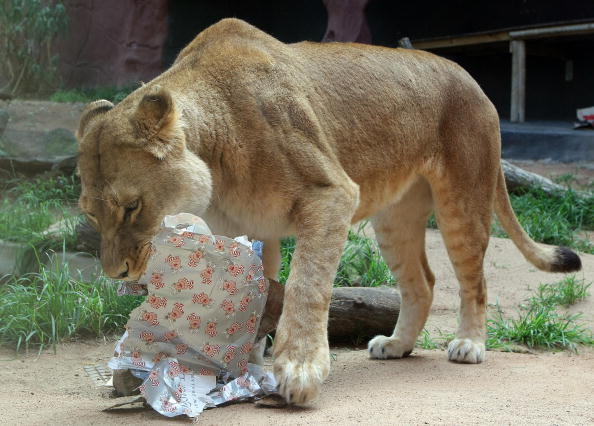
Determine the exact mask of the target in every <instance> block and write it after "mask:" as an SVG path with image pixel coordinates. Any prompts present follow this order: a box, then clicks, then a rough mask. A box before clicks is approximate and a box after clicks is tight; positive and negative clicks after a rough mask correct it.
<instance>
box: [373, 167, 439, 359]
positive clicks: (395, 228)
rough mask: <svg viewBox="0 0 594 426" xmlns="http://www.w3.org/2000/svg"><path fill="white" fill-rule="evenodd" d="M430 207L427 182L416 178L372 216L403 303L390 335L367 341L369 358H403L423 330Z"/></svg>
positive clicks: (428, 294)
mask: <svg viewBox="0 0 594 426" xmlns="http://www.w3.org/2000/svg"><path fill="white" fill-rule="evenodd" d="M431 210H432V198H431V191H430V188H429V185H428V183H427V181H425V179H423V178H419V180H417V181H416V182H415V183H413V184H412V185H411V186H410V188H409V189H408V190H407V192H406V193H405V194H403V196H402V197H401V198H400V199H399V200H398V201H397V202H396V203H395V204H393V205H390V206H389V207H387V208H386V209H384V210H383V211H382V212H380V213H379V214H377V215H376V216H375V217H374V218H373V219H372V224H373V228H374V230H375V233H376V238H377V241H378V243H379V246H380V249H381V252H382V256H383V257H384V260H385V261H386V263H387V264H388V266H389V267H390V270H391V271H392V274H394V277H395V278H396V279H397V280H398V286H399V289H400V295H401V298H402V304H401V306H400V314H399V316H398V321H397V323H396V328H395V329H394V332H393V333H392V335H391V336H376V337H374V338H373V339H372V340H371V341H370V342H369V344H368V349H369V356H370V357H371V358H379V359H386V358H402V357H404V356H407V355H408V354H410V353H411V351H412V350H413V348H414V346H415V343H416V340H417V336H418V335H419V333H420V332H421V330H422V329H423V326H424V325H425V321H426V320H427V315H428V314H429V309H430V307H431V302H432V300H433V285H434V283H435V278H434V276H433V273H432V272H431V270H430V269H429V264H428V262H427V257H426V254H425V227H426V225H427V218H428V216H429V214H430V213H431Z"/></svg>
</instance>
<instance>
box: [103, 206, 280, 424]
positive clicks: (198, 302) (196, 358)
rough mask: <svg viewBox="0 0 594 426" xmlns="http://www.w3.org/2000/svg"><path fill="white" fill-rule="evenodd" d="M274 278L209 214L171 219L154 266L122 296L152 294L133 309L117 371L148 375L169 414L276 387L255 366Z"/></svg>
mask: <svg viewBox="0 0 594 426" xmlns="http://www.w3.org/2000/svg"><path fill="white" fill-rule="evenodd" d="M267 293H268V281H267V280H266V279H265V278H264V276H263V268H262V261H261V260H260V258H259V257H258V255H257V254H256V253H255V252H254V250H253V249H252V247H251V244H250V242H249V241H248V240H247V239H246V238H245V237H240V238H236V239H231V238H228V237H223V236H215V235H212V234H211V233H210V230H209V229H208V226H207V225H206V223H204V221H202V219H200V218H197V217H195V216H192V215H189V214H183V213H182V214H179V215H176V216H167V217H166V218H165V220H164V222H163V226H162V229H161V231H160V232H159V233H158V234H157V236H156V237H155V238H154V239H153V241H152V249H151V255H150V258H149V261H148V264H147V269H146V271H145V273H144V274H143V276H142V277H141V278H140V279H139V281H138V283H123V284H122V286H121V287H120V289H119V294H145V295H147V298H146V300H145V301H144V303H142V304H141V305H140V306H139V307H138V308H136V309H135V310H134V311H132V313H131V314H130V320H129V321H128V323H127V324H126V333H125V334H124V335H123V336H122V338H121V339H120V341H119V342H118V345H117V347H116V353H117V354H118V356H117V357H114V358H112V359H111V361H110V362H109V366H110V367H111V368H112V369H130V370H131V371H132V373H133V374H135V375H137V376H138V377H141V378H143V379H145V380H144V382H143V384H142V385H141V387H140V390H141V393H142V394H143V396H144V397H145V399H146V400H147V402H148V403H149V404H150V405H151V406H152V407H153V408H154V409H155V410H156V411H158V412H160V413H161V414H163V415H165V416H169V417H172V416H177V415H180V414H186V415H188V416H190V417H195V416H197V415H198V414H199V413H200V412H201V411H202V410H203V409H204V408H205V407H213V406H215V405H220V404H223V403H226V402H229V401H235V400H240V399H246V398H251V397H254V396H257V395H265V394H268V393H270V392H273V391H274V390H275V388H276V382H275V380H274V377H273V375H272V374H271V373H268V372H265V371H264V370H263V369H262V368H261V367H259V366H257V365H252V364H248V358H249V354H250V352H251V351H252V349H253V347H254V343H255V342H254V340H255V337H256V331H257V329H258V326H259V323H260V319H261V317H262V314H263V311H264V306H265V304H266V296H267Z"/></svg>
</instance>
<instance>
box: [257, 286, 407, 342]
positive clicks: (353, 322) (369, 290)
mask: <svg viewBox="0 0 594 426" xmlns="http://www.w3.org/2000/svg"><path fill="white" fill-rule="evenodd" d="M269 281H270V290H269V293H268V300H267V301H266V307H265V309H264V315H263V317H262V321H261V323H260V330H259V332H258V339H260V338H261V337H263V336H265V335H266V334H268V333H270V332H272V331H273V330H274V329H275V328H276V324H277V323H278V319H279V318H280V315H281V312H282V308H283V298H284V286H283V285H282V284H279V283H278V282H276V281H274V280H269ZM399 312H400V294H399V293H398V291H397V290H396V289H395V288H394V287H387V286H381V287H336V288H334V289H333V290H332V299H331V300H330V313H329V318H328V338H329V339H330V341H331V342H348V343H354V342H360V341H362V340H365V339H368V338H370V337H373V336H375V335H377V334H387V335H390V334H392V331H393V330H394V325H395V324H396V320H397V319H398V313H399Z"/></svg>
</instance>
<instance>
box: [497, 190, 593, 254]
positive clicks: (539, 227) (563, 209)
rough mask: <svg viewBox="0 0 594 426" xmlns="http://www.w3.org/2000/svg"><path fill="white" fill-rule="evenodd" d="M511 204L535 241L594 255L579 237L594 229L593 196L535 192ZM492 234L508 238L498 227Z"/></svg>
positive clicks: (513, 196)
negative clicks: (556, 196) (585, 231)
mask: <svg viewBox="0 0 594 426" xmlns="http://www.w3.org/2000/svg"><path fill="white" fill-rule="evenodd" d="M511 201H512V205H513V207H514V211H515V212H516V216H517V217H518V220H519V221H520V224H521V225H522V227H523V228H524V229H525V230H526V232H527V233H528V234H529V235H530V236H531V237H532V238H533V239H535V240H536V241H538V242H541V243H545V244H553V245H563V246H567V247H572V248H575V249H577V250H580V251H583V252H586V253H591V254H592V253H594V244H592V243H590V242H589V241H586V240H582V239H579V238H578V237H577V236H576V232H577V231H579V230H582V229H583V230H591V229H594V196H591V197H579V196H578V195H577V193H576V192H574V191H573V190H571V189H570V190H568V191H566V192H565V193H564V194H563V195H562V196H561V197H559V198H555V197H550V196H548V195H546V194H545V193H543V192H542V191H540V190H537V189H534V190H531V191H529V192H527V193H525V194H522V195H512V196H511ZM493 233H494V235H496V236H498V237H507V235H506V234H505V232H504V231H503V229H501V227H500V225H499V224H498V223H496V224H495V225H494V232H493Z"/></svg>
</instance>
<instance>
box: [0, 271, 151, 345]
mask: <svg viewBox="0 0 594 426" xmlns="http://www.w3.org/2000/svg"><path fill="white" fill-rule="evenodd" d="M116 287H117V285H116V284H115V283H113V282H111V281H110V280H108V279H105V278H100V279H98V280H97V281H95V282H86V281H83V280H77V279H72V278H70V277H69V273H68V265H67V263H64V264H63V265H61V264H60V265H58V264H55V265H51V266H48V267H45V266H41V271H40V272H39V273H33V274H28V275H26V276H22V277H20V278H16V277H12V278H11V279H10V281H9V282H8V283H6V284H4V285H2V286H0V300H2V303H1V304H0V318H2V321H1V322H0V342H1V343H3V344H10V345H11V346H15V347H16V349H17V351H18V350H21V349H28V348H29V347H30V346H34V347H36V348H38V349H39V350H40V351H41V350H42V349H43V348H45V347H47V346H54V350H55V345H56V344H57V343H59V342H62V341H64V340H66V339H71V338H76V337H80V336H102V335H104V334H106V333H109V332H115V331H121V328H122V327H123V325H124V324H125V323H126V322H127V321H128V315H129V313H130V311H131V310H132V309H134V308H135V307H136V306H138V305H139V304H140V303H141V302H142V298H140V297H133V296H117V294H116Z"/></svg>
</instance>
